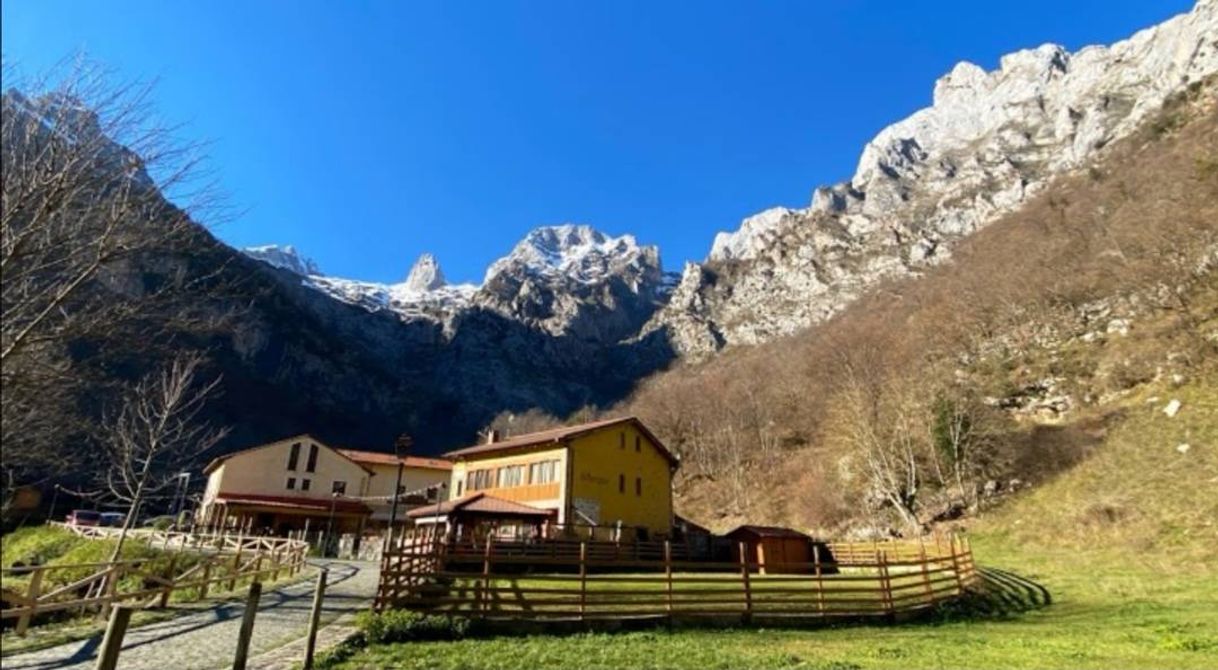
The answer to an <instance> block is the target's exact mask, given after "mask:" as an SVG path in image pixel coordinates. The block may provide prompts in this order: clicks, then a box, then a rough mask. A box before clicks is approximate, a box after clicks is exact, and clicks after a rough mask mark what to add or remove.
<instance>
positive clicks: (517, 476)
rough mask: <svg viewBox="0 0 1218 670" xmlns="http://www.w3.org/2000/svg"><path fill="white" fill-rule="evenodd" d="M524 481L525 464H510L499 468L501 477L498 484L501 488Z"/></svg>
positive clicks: (517, 484) (518, 484)
mask: <svg viewBox="0 0 1218 670" xmlns="http://www.w3.org/2000/svg"><path fill="white" fill-rule="evenodd" d="M523 483H524V466H523V465H508V466H505V467H502V468H499V478H498V481H497V482H496V484H495V485H496V486H498V487H499V488H501V489H502V488H508V487H511V486H520V485H521V484H523Z"/></svg>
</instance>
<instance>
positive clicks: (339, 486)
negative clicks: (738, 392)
mask: <svg viewBox="0 0 1218 670" xmlns="http://www.w3.org/2000/svg"><path fill="white" fill-rule="evenodd" d="M330 493H337V494H339V495H347V482H334V483H333V484H332V485H330Z"/></svg>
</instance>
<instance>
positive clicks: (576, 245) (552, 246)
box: [484, 224, 659, 283]
mask: <svg viewBox="0 0 1218 670" xmlns="http://www.w3.org/2000/svg"><path fill="white" fill-rule="evenodd" d="M644 255H645V256H648V257H652V256H654V258H655V259H656V265H657V266H658V259H659V252H658V250H656V248H655V247H651V246H646V247H641V246H639V243H638V242H637V241H636V240H635V238H634V236H633V235H621V236H619V237H612V236H609V235H606V234H604V233H602V232H600V231H599V230H596V229H595V228H593V227H591V226H587V225H578V224H563V225H559V226H542V227H540V228H536V229H534V230H532V231H530V232H529V234H528V235H526V236H525V237H524V239H522V240H521V241H520V242H518V243H517V244H516V246H515V247H514V248H513V249H512V251H511V253H509V254H508V255H507V256H504V257H503V258H500V259H499V260H497V261H495V262H494V263H492V264H491V266H490V267H489V268H488V269H487V271H486V278H485V280H484V283H489V282H490V281H491V280H492V279H494V278H495V276H497V275H499V274H500V273H502V272H508V271H511V272H518V271H523V272H525V273H527V274H534V275H540V276H559V275H561V276H565V277H569V278H572V279H577V280H579V281H582V282H592V281H597V280H600V279H603V278H604V277H605V276H607V275H608V274H610V273H612V272H614V271H615V269H616V268H620V267H622V266H624V265H628V264H630V263H632V262H634V261H635V260H636V259H637V258H638V257H640V256H644Z"/></svg>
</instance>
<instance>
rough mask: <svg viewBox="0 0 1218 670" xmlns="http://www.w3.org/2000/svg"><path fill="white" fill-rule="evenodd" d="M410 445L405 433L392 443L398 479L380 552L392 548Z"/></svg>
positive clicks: (411, 442) (410, 442)
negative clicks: (403, 473)
mask: <svg viewBox="0 0 1218 670" xmlns="http://www.w3.org/2000/svg"><path fill="white" fill-rule="evenodd" d="M412 444H414V440H413V439H412V438H411V437H410V436H409V435H407V434H406V433H402V434H401V435H398V437H397V439H396V440H394V441H393V455H394V457H395V458H397V461H398V479H397V483H395V484H394V486H393V502H392V503H391V504H390V505H389V528H388V529H386V530H385V544H384V546H382V547H381V551H384V550H386V549H388V548H389V547H391V546H393V528H394V524H396V523H397V520H398V496H400V495H401V494H402V471H403V470H404V469H405V468H406V462H405V458H406V452H407V451H408V450H409V449H410V445H412Z"/></svg>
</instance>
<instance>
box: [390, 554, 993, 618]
mask: <svg viewBox="0 0 1218 670" xmlns="http://www.w3.org/2000/svg"><path fill="white" fill-rule="evenodd" d="M660 545H661V546H660V553H659V555H658V556H654V557H653V556H652V555H651V554H650V553H649V552H642V553H636V552H633V551H631V552H627V553H626V554H625V555H624V556H622V555H620V554H617V555H615V554H614V553H613V552H611V551H607V550H605V549H604V548H603V547H600V548H597V547H595V543H589V542H580V543H575V545H574V551H571V548H570V547H565V546H564V547H559V548H557V549H553V548H549V547H546V546H545V544H541V545H539V546H540V547H541V549H537V548H536V547H533V548H530V549H525V548H522V547H520V546H512V544H511V543H505V542H498V541H488V542H485V543H484V544H483V545H482V547H480V548H481V552H480V554H481V555H479V556H477V561H478V565H477V567H478V568H480V569H477V570H471V569H469V566H470V563H471V561H472V560H473V558H474V554H473V552H472V551H471V549H472V548H471V547H467V546H464V545H460V544H457V545H452V544H449V543H447V542H444V541H440V540H438V539H437V538H435V537H434V536H427V535H420V536H417V537H412V538H407V539H406V540H404V541H403V542H402V543H401V544H400V545H399V546H396V547H393V548H391V549H390V550H389V551H387V552H386V553H385V555H384V556H383V557H382V567H381V588H380V590H379V592H378V595H377V600H376V603H375V607H376V608H377V609H385V608H407V609H413V610H418V611H423V612H432V613H448V614H460V615H464V616H471V617H478V618H485V619H528V620H538V621H541V620H562V619H576V620H593V619H606V618H612V619H624V618H642V617H655V618H669V619H671V618H674V617H686V618H694V617H711V616H714V617H722V616H732V617H736V616H738V617H740V618H741V619H742V620H744V621H749V620H752V619H754V618H756V617H784V618H785V617H811V618H825V619H828V618H834V617H865V616H881V617H891V616H893V615H895V614H897V613H904V612H912V611H917V610H921V609H925V608H928V607H932V606H934V605H936V604H938V603H940V602H942V601H944V600H948V599H952V598H956V597H958V596H960V595H961V594H962V593H964V592H965V590H966V589H967V588H968V587H969V586H970V585H972V584H974V583H975V582H976V581H977V580H978V579H979V577H978V574H977V571H976V565H975V563H974V562H973V559H972V551H971V549H970V548H969V546H968V543H967V541H965V540H961V539H958V538H955V537H951V538H946V539H943V538H940V539H939V540H938V541H937V542H932V543H926V542H920V541H914V542H909V541H890V542H868V543H844V542H833V543H828V545H827V547H828V552H829V554H830V555H831V556H832V559H831V560H822V556H821V554H820V551H819V549H817V550H816V551H814V552H813V560H812V561H811V562H787V563H777V562H774V561H767V562H766V563H765V564H764V565H763V564H759V563H754V562H750V561H749V560H747V552H745V551H743V547H741V548H740V549H741V550H740V551H738V552H737V554H736V555H737V556H738V557H739V560H737V561H734V562H707V561H694V560H689V559H686V558H677V557H674V555H673V554H674V551H673V550H674V549H675V548H676V545H670V546H665V544H664V543H660ZM763 567H764V569H765V570H764V574H763V571H762V568H763Z"/></svg>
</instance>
